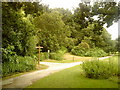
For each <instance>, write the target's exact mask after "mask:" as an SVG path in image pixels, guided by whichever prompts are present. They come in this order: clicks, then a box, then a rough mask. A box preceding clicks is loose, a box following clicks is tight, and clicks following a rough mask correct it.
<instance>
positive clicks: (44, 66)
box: [2, 64, 48, 80]
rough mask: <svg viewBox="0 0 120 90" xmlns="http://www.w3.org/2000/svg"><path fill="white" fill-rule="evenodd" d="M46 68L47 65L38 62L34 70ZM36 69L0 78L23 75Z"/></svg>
mask: <svg viewBox="0 0 120 90" xmlns="http://www.w3.org/2000/svg"><path fill="white" fill-rule="evenodd" d="M47 68H48V66H47V65H44V64H40V65H39V66H38V65H37V66H36V70H42V69H47ZM36 70H31V71H29V72H21V73H14V74H13V75H10V76H6V77H3V78H2V80H5V79H9V78H13V77H17V76H20V75H23V74H27V73H31V72H34V71H36Z"/></svg>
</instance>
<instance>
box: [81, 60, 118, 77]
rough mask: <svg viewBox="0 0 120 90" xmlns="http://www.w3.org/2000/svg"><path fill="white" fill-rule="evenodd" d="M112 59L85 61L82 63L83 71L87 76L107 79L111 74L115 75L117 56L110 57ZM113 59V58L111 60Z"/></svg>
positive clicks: (116, 72)
mask: <svg viewBox="0 0 120 90" xmlns="http://www.w3.org/2000/svg"><path fill="white" fill-rule="evenodd" d="M111 59H112V60H110V59H109V60H108V61H100V60H92V61H86V62H84V63H83V64H82V68H83V71H84V73H85V75H86V77H88V78H95V79H107V78H109V77H111V76H116V75H118V74H119V72H118V62H117V60H116V59H117V58H111ZM113 59H115V60H113Z"/></svg>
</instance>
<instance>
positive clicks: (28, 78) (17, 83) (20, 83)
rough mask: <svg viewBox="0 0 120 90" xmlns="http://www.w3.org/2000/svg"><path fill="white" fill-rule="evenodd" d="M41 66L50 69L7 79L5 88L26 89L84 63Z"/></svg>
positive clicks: (3, 84)
mask: <svg viewBox="0 0 120 90" xmlns="http://www.w3.org/2000/svg"><path fill="white" fill-rule="evenodd" d="M105 58H109V57H102V58H99V59H101V60H102V59H105ZM41 64H45V65H48V66H49V68H47V69H44V70H38V71H34V72H31V73H27V74H24V75H21V76H18V77H14V78H10V79H6V80H3V81H2V87H3V88H25V87H27V86H29V85H31V84H32V83H34V82H35V81H37V80H38V79H40V78H43V77H45V76H48V75H50V74H51V73H54V72H58V71H60V70H63V69H66V68H69V67H73V66H76V65H79V64H82V62H74V63H51V62H41Z"/></svg>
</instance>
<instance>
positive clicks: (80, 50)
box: [71, 42, 90, 56]
mask: <svg viewBox="0 0 120 90" xmlns="http://www.w3.org/2000/svg"><path fill="white" fill-rule="evenodd" d="M89 48H90V47H89V44H87V43H86V42H81V43H80V44H79V45H78V46H75V47H74V48H73V49H72V50H71V52H72V54H74V55H78V56H84V55H85V53H86V52H87V50H88V49H89Z"/></svg>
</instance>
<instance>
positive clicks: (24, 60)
mask: <svg viewBox="0 0 120 90" xmlns="http://www.w3.org/2000/svg"><path fill="white" fill-rule="evenodd" d="M11 58H12V61H8V62H4V63H3V64H2V70H3V72H2V74H3V77H4V76H7V75H11V74H13V73H17V72H25V71H29V70H34V69H35V67H36V63H35V61H34V58H31V57H29V56H25V57H21V56H14V57H13V56H11Z"/></svg>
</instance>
